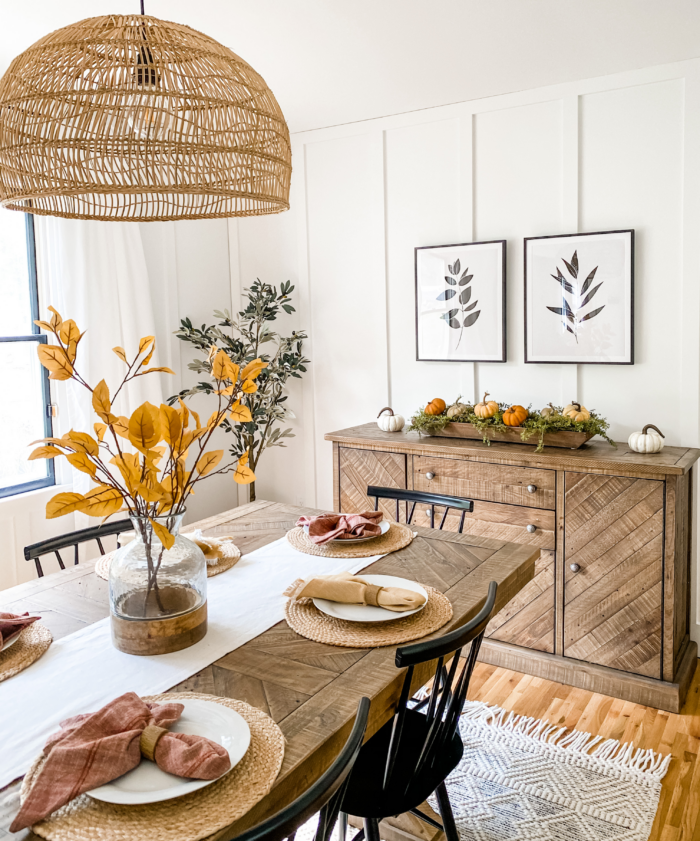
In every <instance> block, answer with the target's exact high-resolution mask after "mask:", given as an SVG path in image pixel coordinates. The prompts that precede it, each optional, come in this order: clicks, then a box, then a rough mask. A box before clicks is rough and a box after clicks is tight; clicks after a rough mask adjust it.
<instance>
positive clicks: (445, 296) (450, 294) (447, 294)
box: [435, 289, 457, 301]
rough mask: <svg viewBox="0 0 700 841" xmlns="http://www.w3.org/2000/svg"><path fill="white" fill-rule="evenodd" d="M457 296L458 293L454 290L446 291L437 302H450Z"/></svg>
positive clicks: (439, 296) (438, 297)
mask: <svg viewBox="0 0 700 841" xmlns="http://www.w3.org/2000/svg"><path fill="white" fill-rule="evenodd" d="M456 294H457V292H456V291H455V290H454V289H445V291H444V292H441V293H440V294H439V295H438V296H437V298H436V299H435V300H436V301H449V300H450V298H454V296H455V295H456Z"/></svg>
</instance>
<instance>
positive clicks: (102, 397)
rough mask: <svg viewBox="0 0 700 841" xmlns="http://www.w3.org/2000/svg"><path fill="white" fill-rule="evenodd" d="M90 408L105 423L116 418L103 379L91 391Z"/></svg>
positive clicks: (112, 421)
mask: <svg viewBox="0 0 700 841" xmlns="http://www.w3.org/2000/svg"><path fill="white" fill-rule="evenodd" d="M66 323H67V322H66ZM92 408H93V409H94V410H95V412H96V413H97V414H98V415H99V417H100V418H102V420H103V421H104V422H105V423H114V421H115V420H116V417H115V416H114V415H113V414H112V404H111V402H110V399H109V388H107V383H106V382H105V381H104V380H100V381H99V383H97V385H96V386H95V388H94V390H93V392H92Z"/></svg>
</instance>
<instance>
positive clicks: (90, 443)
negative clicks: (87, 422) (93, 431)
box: [63, 429, 100, 456]
mask: <svg viewBox="0 0 700 841" xmlns="http://www.w3.org/2000/svg"><path fill="white" fill-rule="evenodd" d="M63 441H64V442H66V444H67V445H68V446H70V447H72V448H73V449H74V450H77V451H78V452H79V453H87V454H88V455H91V456H96V455H97V454H98V453H99V451H100V448H99V445H98V443H97V441H95V439H94V438H93V437H92V435H89V434H88V433H87V432H76V431H75V430H74V429H71V430H70V432H66V434H65V435H64V436H63Z"/></svg>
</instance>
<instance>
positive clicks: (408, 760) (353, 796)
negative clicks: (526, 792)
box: [341, 710, 464, 819]
mask: <svg viewBox="0 0 700 841" xmlns="http://www.w3.org/2000/svg"><path fill="white" fill-rule="evenodd" d="M393 725H394V721H393V719H392V720H390V721H388V722H387V723H386V724H385V725H384V727H382V729H381V730H379V731H378V732H377V733H375V734H374V736H372V738H371V739H370V740H369V741H368V742H366V743H365V744H364V745H363V746H362V749H361V750H360V755H359V756H358V758H357V761H356V762H355V766H354V768H353V770H352V774H351V775H350V780H349V782H348V787H347V789H346V791H345V795H344V797H343V802H342V805H341V810H342V811H343V812H346V813H347V814H349V815H355V816H356V817H358V818H378V819H381V818H388V817H391V816H394V815H400V814H402V813H403V812H408V811H409V809H415V808H416V807H417V806H419V805H420V804H421V803H423V801H424V800H426V798H428V797H429V796H430V795H431V794H432V793H433V792H434V791H435V789H436V788H437V787H438V786H439V785H440V783H442V782H443V781H444V779H445V778H446V777H447V775H448V774H449V773H450V772H451V771H453V770H454V769H455V768H456V767H457V765H458V764H459V761H460V760H461V758H462V753H463V752H464V746H463V744H462V740H461V739H460V737H459V732H456V733H455V735H454V737H453V738H452V740H451V741H450V742H449V743H448V744H447V746H446V747H445V748H443V750H442V752H441V753H440V755H439V756H438V757H436V760H435V762H434V764H433V765H432V767H430V768H425V769H424V770H423V771H422V772H421V773H420V774H419V775H417V776H415V777H414V776H413V772H414V769H415V768H416V766H417V763H418V759H419V753H420V750H421V747H422V745H423V743H424V741H425V736H426V733H427V730H428V723H427V719H426V717H425V715H424V714H423V713H420V712H416V711H415V710H406V718H405V721H404V731H403V733H402V736H401V749H400V751H399V753H398V755H397V757H396V763H395V765H394V771H393V774H392V776H391V778H390V780H389V784H388V786H387V789H386V790H382V785H383V781H384V768H385V765H386V757H387V753H388V751H389V740H390V738H391V731H392V727H393Z"/></svg>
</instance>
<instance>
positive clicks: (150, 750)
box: [139, 724, 168, 762]
mask: <svg viewBox="0 0 700 841" xmlns="http://www.w3.org/2000/svg"><path fill="white" fill-rule="evenodd" d="M167 732H168V731H167V729H166V728H165V727H158V726H157V725H155V724H148V725H147V726H146V727H144V729H143V732H142V733H141V739H140V741H139V748H140V750H141V753H142V754H143V755H144V756H145V757H146V759H150V760H151V762H155V753H156V745H157V744H158V742H159V740H160V737H161V736H162V735H163V733H167Z"/></svg>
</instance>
